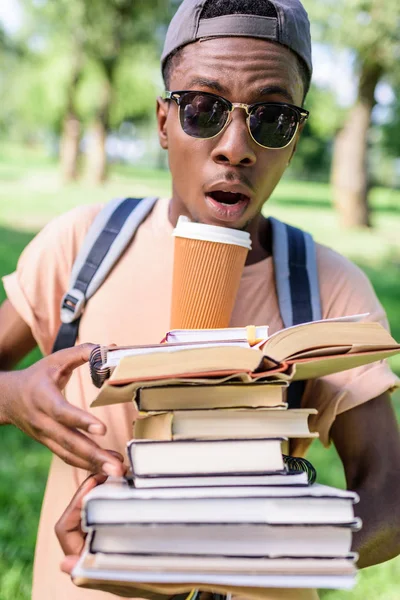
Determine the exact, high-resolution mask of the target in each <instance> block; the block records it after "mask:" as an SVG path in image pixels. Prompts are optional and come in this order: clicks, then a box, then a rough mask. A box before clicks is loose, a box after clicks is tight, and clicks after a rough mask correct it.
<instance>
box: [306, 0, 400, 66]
mask: <svg viewBox="0 0 400 600" xmlns="http://www.w3.org/2000/svg"><path fill="white" fill-rule="evenodd" d="M305 6H306V8H307V10H308V12H309V15H310V18H311V21H312V23H313V34H314V40H315V41H316V40H317V39H318V40H319V41H321V42H323V43H327V42H328V43H329V42H330V43H332V44H333V45H335V46H337V47H339V48H343V47H345V48H350V49H353V50H354V52H355V57H356V61H357V63H358V65H359V66H361V65H364V64H373V65H374V64H380V65H382V68H383V71H384V72H391V71H393V70H394V69H395V67H396V65H397V64H398V56H399V54H398V52H399V47H400V29H399V20H400V4H399V2H398V1H397V0H385V2H384V4H382V2H381V1H380V0H351V1H349V0H306V2H305Z"/></svg>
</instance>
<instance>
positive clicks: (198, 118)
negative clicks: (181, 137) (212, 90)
mask: <svg viewBox="0 0 400 600" xmlns="http://www.w3.org/2000/svg"><path fill="white" fill-rule="evenodd" d="M179 115H180V121H181V125H182V129H183V131H184V132H185V133H187V134H188V135H191V136H192V137H196V138H210V137H213V136H214V135H217V133H219V132H220V131H221V130H222V129H223V127H224V125H225V123H226V120H227V118H228V115H229V110H228V107H227V106H226V105H225V103H224V102H223V101H221V100H219V99H218V98H215V97H214V96H211V95H208V94H199V93H198V92H193V93H187V94H184V95H183V96H182V98H181V101H180V111H179Z"/></svg>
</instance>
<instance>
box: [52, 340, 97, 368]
mask: <svg viewBox="0 0 400 600" xmlns="http://www.w3.org/2000/svg"><path fill="white" fill-rule="evenodd" d="M95 346H96V344H89V343H87V344H78V346H73V347H72V348H65V349H64V350H59V351H58V352H54V353H53V354H51V355H50V356H49V357H48V360H49V361H51V363H52V364H53V365H58V366H59V367H60V368H70V369H76V368H78V367H81V366H82V365H83V364H85V363H86V362H87V361H88V360H89V357H90V353H91V352H92V350H93V348H94V347H95Z"/></svg>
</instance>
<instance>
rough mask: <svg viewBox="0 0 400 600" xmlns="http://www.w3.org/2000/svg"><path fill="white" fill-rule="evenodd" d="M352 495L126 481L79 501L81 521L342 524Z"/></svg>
mask: <svg viewBox="0 0 400 600" xmlns="http://www.w3.org/2000/svg"><path fill="white" fill-rule="evenodd" d="M356 501H358V496H357V494H355V493H354V492H349V491H344V490H338V489H335V488H331V487H328V486H324V485H319V484H314V485H312V486H307V487H303V486H297V487H289V486H281V487H241V488H235V487H214V488H164V489H160V488H153V489H137V488H133V487H131V486H130V485H129V484H128V483H127V482H126V481H125V480H122V479H121V480H116V481H115V480H114V481H111V482H106V483H104V484H102V485H99V486H97V487H96V488H94V489H93V490H91V491H90V492H89V494H88V495H87V496H86V497H85V499H84V509H83V522H84V525H86V526H88V527H91V526H93V525H100V524H128V523H254V524H256V523H263V524H289V525H290V524H293V525H294V524H321V525H327V524H341V523H350V522H352V521H353V520H354V512H353V503H354V502H356Z"/></svg>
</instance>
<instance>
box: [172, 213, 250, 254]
mask: <svg viewBox="0 0 400 600" xmlns="http://www.w3.org/2000/svg"><path fill="white" fill-rule="evenodd" d="M173 235H174V236H175V237H183V238H189V239H192V240H202V241H204V242H217V243H219V244H231V245H234V246H242V247H243V248H247V249H248V250H251V239H250V234H249V233H247V231H240V230H238V229H230V228H228V227H219V226H218V225H206V224H205V223H193V222H192V221H191V220H190V219H189V218H188V217H184V216H182V215H181V216H180V217H179V219H178V222H177V224H176V227H175V229H174V231H173Z"/></svg>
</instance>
